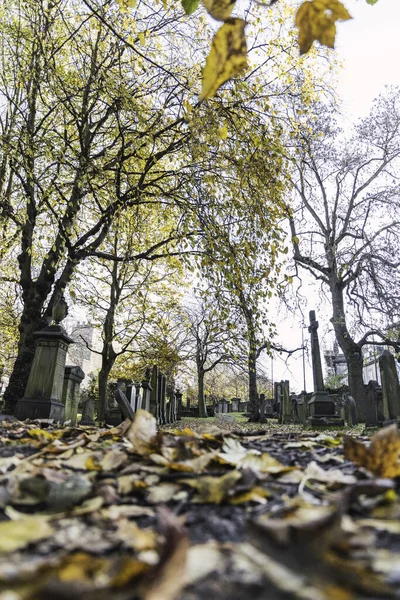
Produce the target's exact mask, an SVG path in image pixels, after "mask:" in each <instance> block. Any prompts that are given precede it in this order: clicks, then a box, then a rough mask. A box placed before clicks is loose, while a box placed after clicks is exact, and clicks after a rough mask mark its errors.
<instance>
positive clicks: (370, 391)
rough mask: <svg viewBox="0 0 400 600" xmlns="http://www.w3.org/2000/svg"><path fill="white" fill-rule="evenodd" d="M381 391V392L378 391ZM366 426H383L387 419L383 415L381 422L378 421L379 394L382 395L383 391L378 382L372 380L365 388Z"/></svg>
mask: <svg viewBox="0 0 400 600" xmlns="http://www.w3.org/2000/svg"><path fill="white" fill-rule="evenodd" d="M378 390H379V391H378ZM365 392H366V400H365V411H364V413H365V425H366V427H377V426H378V425H382V423H383V421H384V420H385V418H384V417H383V415H382V419H381V422H379V419H378V404H379V402H378V394H380V395H382V389H381V387H380V385H379V383H378V382H377V381H373V380H372V379H371V380H370V381H369V382H368V384H367V385H366V386H365Z"/></svg>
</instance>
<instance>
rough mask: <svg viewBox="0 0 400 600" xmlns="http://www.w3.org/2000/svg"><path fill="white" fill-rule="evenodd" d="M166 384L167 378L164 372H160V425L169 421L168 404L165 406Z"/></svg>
mask: <svg viewBox="0 0 400 600" xmlns="http://www.w3.org/2000/svg"><path fill="white" fill-rule="evenodd" d="M166 385H167V378H166V377H165V375H164V374H163V373H161V372H160V373H159V374H158V404H159V407H160V418H159V423H160V425H164V424H165V423H166V422H167V414H166V406H165V396H166Z"/></svg>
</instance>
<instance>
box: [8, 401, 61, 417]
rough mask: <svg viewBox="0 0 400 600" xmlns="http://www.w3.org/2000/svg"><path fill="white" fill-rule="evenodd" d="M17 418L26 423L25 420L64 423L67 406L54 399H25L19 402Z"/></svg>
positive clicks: (16, 410) (16, 411)
mask: <svg viewBox="0 0 400 600" xmlns="http://www.w3.org/2000/svg"><path fill="white" fill-rule="evenodd" d="M15 416H16V418H17V419H19V420H20V421H25V419H54V420H55V421H59V422H60V423H64V420H65V418H64V417H65V406H64V404H63V403H62V402H60V401H59V400H54V399H52V398H50V399H43V398H23V399H22V400H18V403H17V406H16V409H15Z"/></svg>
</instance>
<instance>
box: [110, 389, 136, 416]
mask: <svg viewBox="0 0 400 600" xmlns="http://www.w3.org/2000/svg"><path fill="white" fill-rule="evenodd" d="M115 400H116V401H117V404H118V406H119V410H120V411H121V413H122V416H123V418H124V419H130V420H131V421H133V419H134V416H135V413H134V412H133V409H132V406H131V405H130V402H129V400H128V398H127V396H126V395H125V394H124V392H123V391H122V390H121V388H117V389H116V390H115Z"/></svg>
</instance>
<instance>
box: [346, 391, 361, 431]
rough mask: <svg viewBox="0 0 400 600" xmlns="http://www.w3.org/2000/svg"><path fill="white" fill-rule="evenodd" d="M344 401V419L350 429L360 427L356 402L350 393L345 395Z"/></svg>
mask: <svg viewBox="0 0 400 600" xmlns="http://www.w3.org/2000/svg"><path fill="white" fill-rule="evenodd" d="M344 399H345V405H344V419H345V421H346V423H347V425H348V426H349V427H355V426H356V425H358V417H357V406H356V401H355V400H354V398H353V396H351V395H350V394H348V393H345V394H344Z"/></svg>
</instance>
